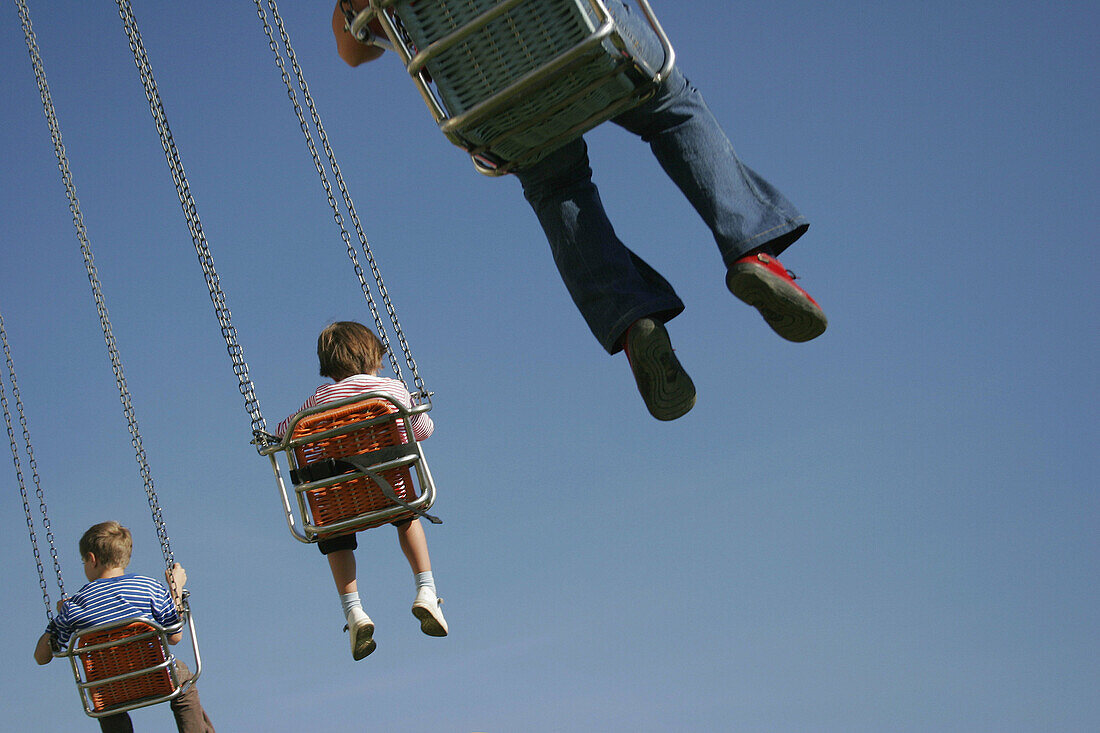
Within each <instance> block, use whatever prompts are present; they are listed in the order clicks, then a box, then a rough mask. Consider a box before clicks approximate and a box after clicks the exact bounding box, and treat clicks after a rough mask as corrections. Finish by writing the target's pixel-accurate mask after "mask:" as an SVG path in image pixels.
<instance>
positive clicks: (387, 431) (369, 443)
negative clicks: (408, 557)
mask: <svg viewBox="0 0 1100 733" xmlns="http://www.w3.org/2000/svg"><path fill="white" fill-rule="evenodd" d="M397 412H398V410H397V408H396V407H395V406H394V405H393V404H391V403H389V402H387V401H386V400H382V399H374V400H369V401H365V402H359V403H355V404H351V405H347V406H344V407H337V408H335V409H332V410H329V411H326V412H321V413H318V414H315V415H309V416H307V417H305V418H303V419H301V420H299V421H298V423H297V424H296V425H295V426H294V429H293V431H292V433H291V435H290V437H291V439H299V438H303V437H308V436H310V435H315V434H318V433H322V432H325V431H330V430H333V429H337V428H341V427H345V426H349V425H354V424H356V423H361V422H364V421H367V420H375V419H378V418H384V417H385V416H386V415H394V416H395V417H394V418H393V419H391V420H384V421H381V422H377V423H374V424H368V425H364V426H362V427H359V428H357V429H355V430H354V431H352V432H348V433H345V434H343V435H335V436H331V437H326V438H320V439H318V440H317V441H315V442H309V443H305V444H303V445H300V446H298V447H297V448H295V449H294V459H295V460H294V463H295V464H296V465H297V466H298V467H299V470H301V469H304V468H306V467H308V466H311V465H312V466H320V465H324V464H327V465H328V466H329V467H330V472H329V475H339V474H342V473H348V472H350V471H354V470H355V467H354V466H352V465H351V464H348V463H345V462H343V461H340V459H342V458H348V457H352V456H359V455H362V454H365V453H371V452H374V451H378V450H380V449H384V448H392V447H397V446H402V445H406V444H408V440H406V439H405V437H404V436H403V435H402V430H401V428H400V427H399V426H398V420H399V419H400V416H398V415H397ZM379 475H380V476H381V477H382V478H383V479H384V480H385V481H387V482H388V483H389V484H390V486H392V487H393V490H394V493H395V494H396V495H397V496H398V497H400V498H401V499H402V500H403V501H406V502H409V501H412V500H413V499H415V498H416V493H415V487H414V485H413V481H412V476H411V475H410V472H409V468H408V466H403V467H399V468H391V469H388V470H385V471H382V472H381V473H380V474H379ZM298 483H304V482H298ZM302 493H303V494H304V495H305V499H306V502H307V504H308V505H309V511H310V515H311V517H312V524H313V526H315V527H316V528H317V529H318V530H319V532H318V536H319V537H320V538H322V539H323V538H324V537H325V536H327V535H326V533H325V532H324V531H323V528H324V527H325V526H326V525H330V524H333V523H335V522H341V521H344V520H348V519H352V518H354V517H357V516H360V515H363V514H367V513H370V512H376V511H379V510H383V509H389V508H392V507H396V506H398V505H397V504H395V503H394V502H393V501H391V500H390V499H389V498H387V497H386V496H385V494H384V493H383V492H382V489H381V487H379V485H378V484H377V483H376V482H375V481H374V480H372V479H371V478H370V477H368V476H363V475H361V474H360V475H357V476H355V477H354V478H350V479H348V480H347V481H340V482H338V483H333V484H330V485H327V486H322V487H319V488H314V489H309V490H307V491H303V492H302ZM414 516H416V515H415V513H413V512H410V511H406V512H402V513H400V514H397V515H396V516H390V517H387V518H385V519H376V520H373V521H366V522H364V523H363V524H362V525H356V526H355V527H353V528H352V529H350V530H349V529H341V530H339V531H334V532H332V533H330V534H332V535H335V534H347V533H348V532H349V531H359V530H361V529H369V528H371V527H377V526H380V525H382V524H387V523H390V522H395V521H401V520H404V519H409V518H412V517H414Z"/></svg>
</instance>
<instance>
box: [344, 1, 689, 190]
mask: <svg viewBox="0 0 1100 733" xmlns="http://www.w3.org/2000/svg"><path fill="white" fill-rule="evenodd" d="M418 1H419V2H420V3H422V5H424V4H428V3H431V2H432V0H418ZM634 1H635V3H636V4H637V6H638V8H639V9H640V10H641V11H642V14H643V16H644V17H645V19H646V21H647V22H648V23H649V25H650V27H652V28H653V30H654V32H655V33H656V34H657V38H658V39H659V40H660V43H661V47H662V50H663V52H664V61H663V63H662V64H661V66H660V68H658V69H654V68H652V67H651V66H650V65H649V64H648V63H647V62H646V61H645V60H643V59H640V58H637V57H636V56H634V54H633V51H632V49H631V48H630V44H629V43H627V42H626V41H625V40H624V39H623V37H622V35H621V34H620V32H619V30H618V27H617V25H616V23H615V19H614V18H613V17H612V16H611V14H610V13H609V12H608V10H607V6H606V5H605V4H604V2H603V1H602V0H499V2H497V4H496V5H494V6H492V7H490V8H489V9H488V10H486V11H485V12H482V13H481V14H480V15H478V16H477V17H476V18H474V19H473V20H472V21H470V22H468V23H466V24H465V25H463V26H461V27H459V28H458V29H456V30H453V31H451V32H450V33H448V34H447V35H445V36H444V37H442V38H438V39H431V42H430V43H429V45H428V46H427V48H423V49H417V48H415V47H413V45H412V43H411V41H410V40H409V37H408V35H407V34H406V33H405V32H404V30H403V28H402V24H401V20H400V17H399V15H400V13H401V12H402V9H401V8H399V7H398V6H407V5H408V0H369V2H370V5H369V6H368V7H366V8H364V9H363V10H362V11H360V12H359V13H358V14H357V15H356V16H355V17H354V19H352V20H351V21H349V23H348V26H347V27H348V30H349V31H350V32H351V34H352V35H353V36H355V37H356V38H357V39H359V40H360V41H361V42H363V43H372V44H374V45H378V46H381V47H384V48H387V49H390V50H393V51H395V52H396V53H397V54H398V56H399V57H400V58H401V62H402V63H403V64H404V65H405V68H406V70H407V71H408V73H409V76H410V77H411V78H412V80H413V82H414V83H415V85H416V87H417V89H418V90H419V92H420V95H421V96H422V97H423V99H424V102H425V104H426V105H427V106H428V109H429V110H430V111H431V114H432V117H433V118H434V119H435V121H436V124H438V125H439V128H440V130H441V131H442V132H443V134H444V135H446V136H447V138H448V139H449V140H450V141H451V142H452V143H454V144H455V145H457V146H459V147H461V148H463V149H465V150H466V151H467V152H468V153H469V154H470V157H471V159H472V160H473V163H474V167H475V168H476V169H477V171H478V172H479V173H482V174H484V175H488V176H500V175H504V174H506V173H509V172H511V171H513V170H515V169H517V168H521V167H523V166H525V165H528V164H530V163H532V162H535V161H537V160H538V159H540V158H541V157H543V156H545V155H546V154H547V153H549V152H552V151H553V150H554V149H556V148H558V147H560V146H562V145H564V144H565V143H567V142H569V141H570V140H573V139H575V138H577V137H579V136H580V135H582V134H583V133H584V132H586V131H588V130H590V129H591V128H593V127H595V126H596V125H599V124H600V123H602V122H605V121H606V120H608V119H611V118H612V117H614V116H615V115H617V114H619V113H621V112H624V111H626V110H627V109H630V108H631V107H634V106H636V105H638V104H640V103H641V102H643V101H644V100H645V99H647V98H648V97H650V96H651V95H652V94H653V92H654V91H655V90H656V89H657V86H658V85H659V84H660V83H661V82H662V81H664V79H665V78H667V76H668V75H669V73H670V72H671V71H672V67H673V64H674V63H675V58H676V55H675V52H674V51H673V49H672V44H671V43H670V41H669V39H668V36H667V35H666V34H665V32H664V30H663V29H662V28H661V25H660V22H659V21H658V20H657V17H656V15H655V14H654V13H653V9H652V8H651V7H650V4H649V2H648V0H634ZM524 3H541V4H554V3H559V4H560V3H565V4H567V5H577V6H578V9H580V10H582V11H583V9H584V7H588V8H590V9H591V11H592V16H591V17H592V18H594V20H595V23H592V24H591V26H592V27H591V28H590V33H589V35H588V36H587V37H586V38H584V39H583V40H581V41H580V42H577V43H574V44H573V45H569V46H565V45H562V47H561V48H560V49H556V54H557V55H556V56H554V57H553V58H552V59H551V60H549V61H547V62H545V63H543V64H542V65H541V66H539V67H537V68H535V69H533V70H530V71H528V72H527V73H524V74H522V75H520V76H519V77H518V78H514V79H511V80H510V81H509V83H507V85H506V86H504V87H503V88H501V89H497V90H495V91H494V92H493V93H492V94H490V95H489V96H488V97H486V98H484V99H481V100H479V101H478V102H477V103H476V104H474V105H473V106H472V107H470V108H469V109H467V110H464V111H461V112H458V113H453V112H452V111H449V110H448V109H447V105H446V104H445V103H444V101H443V99H442V97H441V95H440V93H439V89H438V85H437V83H436V82H435V81H434V80H433V78H432V74H431V73H428V69H427V66H428V64H429V63H431V61H432V60H433V59H436V58H438V57H439V56H440V54H442V53H444V52H445V51H447V50H449V49H452V48H453V47H454V46H456V45H457V44H460V43H463V42H464V41H466V40H468V39H469V38H470V37H471V36H472V35H473V34H475V33H476V32H478V31H479V30H482V29H484V28H485V27H486V26H487V25H488V24H489V23H490V22H492V21H494V20H497V19H499V18H501V17H502V16H504V15H505V14H506V13H510V12H511V11H513V10H516V11H520V10H522V7H521V6H522V5H523V4H524ZM375 18H378V19H379V21H380V23H381V25H382V28H383V29H384V31H385V33H386V36H387V38H388V42H387V41H384V40H382V39H379V38H377V37H376V36H374V34H372V33H371V31H370V29H369V28H368V25H369V24H370V23H371V21H372V20H374V19H375ZM585 19H586V23H587V21H588V15H587V14H585ZM611 55H613V56H614V62H615V63H614V68H613V69H612V70H611V71H610V72H609V73H604V72H600V76H598V77H597V78H594V79H592V80H590V81H589V82H588V83H587V85H585V86H584V87H583V88H580V89H576V90H575V91H574V92H573V93H572V94H570V95H569V97H568V98H567V99H565V100H563V101H561V102H559V103H557V104H555V105H553V106H550V107H549V108H547V109H543V110H540V111H538V112H537V113H536V114H534V115H532V116H531V117H529V118H528V119H526V120H524V121H523V122H522V123H521V124H520V125H518V126H516V127H514V128H513V129H510V130H508V131H507V132H505V133H502V134H500V135H498V136H497V137H496V138H495V139H493V140H490V141H489V142H487V143H478V142H473V141H471V139H470V138H469V137H468V136H467V132H468V131H470V130H471V129H472V128H473V127H474V126H476V125H478V124H480V123H483V122H485V121H486V120H487V119H489V118H490V117H491V116H493V115H494V114H498V113H500V112H502V111H504V110H506V109H508V108H510V107H512V106H513V105H516V104H517V103H519V102H522V101H524V100H527V99H530V98H532V97H533V96H535V95H538V94H539V92H540V90H543V89H545V88H547V87H548V85H550V84H551V83H553V82H554V81H555V80H556V79H559V78H560V77H561V76H562V75H563V74H565V73H568V72H570V71H572V70H575V69H578V68H580V67H583V66H584V65H586V64H593V63H602V64H606V63H607V57H608V56H611ZM478 62H479V63H484V64H492V63H494V61H493V60H492V59H484V60H481V59H478ZM434 73H438V72H434ZM615 75H623V76H624V77H625V78H627V79H629V80H630V82H631V83H632V84H633V88H632V89H630V90H629V91H628V92H627V93H625V94H623V95H621V96H619V97H618V98H616V99H613V100H611V101H610V102H609V103H607V104H606V105H604V106H602V107H601V108H599V109H595V110H594V111H593V110H591V109H587V108H586V107H584V106H583V105H582V104H580V103H581V102H582V101H583V99H584V97H585V96H586V95H587V94H588V93H589V92H592V91H593V90H595V89H597V88H598V87H600V86H601V85H604V84H605V82H607V80H608V79H609V78H610V77H612V76H615ZM578 115H579V116H578ZM551 121H554V122H555V125H564V127H563V128H562V131H561V132H560V133H557V134H554V135H553V136H552V137H550V138H549V139H547V140H545V141H544V142H543V143H541V144H539V145H538V146H537V147H532V148H530V149H528V150H527V152H525V153H523V154H521V155H519V156H518V157H513V158H512V159H506V158H504V157H502V156H501V155H500V154H498V153H497V152H496V150H495V148H498V147H500V145H501V144H502V143H504V142H506V141H507V140H508V139H509V138H514V137H515V136H516V135H518V134H521V133H523V132H525V131H528V130H531V129H532V128H535V127H536V126H539V125H546V124H548V123H550V122H551ZM551 129H554V128H551Z"/></svg>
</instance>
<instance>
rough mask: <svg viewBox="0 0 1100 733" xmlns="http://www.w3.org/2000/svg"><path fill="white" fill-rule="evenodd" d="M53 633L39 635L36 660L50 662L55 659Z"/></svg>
mask: <svg viewBox="0 0 1100 733" xmlns="http://www.w3.org/2000/svg"><path fill="white" fill-rule="evenodd" d="M52 638H53V634H51V633H50V632H48V631H47V632H46V633H45V634H42V636H40V637H38V643H37V644H35V647H34V661H36V662H38V663H39V664H49V663H50V660H52V659H53V643H52Z"/></svg>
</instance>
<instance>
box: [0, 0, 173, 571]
mask: <svg viewBox="0 0 1100 733" xmlns="http://www.w3.org/2000/svg"><path fill="white" fill-rule="evenodd" d="M17 2H19V4H20V6H21V7H20V14H21V15H22V17H23V27H24V34H25V36H26V39H27V47H28V49H29V50H30V52H31V62H32V65H33V66H34V75H35V78H36V79H37V81H38V89H39V92H40V93H41V96H42V108H43V112H44V113H45V115H46V122H47V123H48V125H49V128H50V138H51V139H52V140H53V146H54V154H55V155H56V156H57V167H58V169H59V170H60V171H61V180H62V183H64V185H65V195H66V196H67V197H68V199H69V211H70V212H71V213H72V215H73V225H74V226H75V228H76V236H77V239H78V240H79V241H80V251H81V254H82V255H83V257H84V267H85V269H86V270H87V272H88V282H89V283H90V284H91V286H92V297H93V298H94V300H95V304H96V312H97V313H98V314H99V324H100V326H101V327H102V329H103V339H104V342H105V343H106V345H107V354H108V356H109V358H110V361H111V370H112V371H113V372H114V375H115V386H116V387H118V396H119V400H120V401H121V403H122V412H123V415H124V416H125V417H126V424H127V427H128V429H129V431H130V444H131V445H132V446H133V448H134V455H135V458H136V459H137V463H138V470H139V472H140V473H141V478H142V482H143V483H144V486H145V496H146V498H147V499H148V502H149V511H150V513H151V514H152V516H153V524H154V526H155V527H156V531H157V537H158V538H159V540H160V548H161V552H162V554H163V555H164V563H165V565H166V566H167V567H169V568H171V567H172V565H173V564H174V562H175V560H174V557H173V555H172V546H171V541H170V539H169V537H168V530H167V528H166V527H165V524H164V516H163V513H162V512H161V508H160V502H159V500H158V499H157V492H156V488H155V486H154V485H153V477H152V473H151V472H150V470H149V462H148V460H147V458H146V454H145V448H144V446H143V445H142V441H141V432H140V430H139V428H138V423H137V417H136V415H135V413H134V407H133V403H132V402H131V399H130V390H129V388H128V387H127V385H126V376H125V374H124V373H123V369H122V360H121V358H120V356H119V352H118V345H117V342H116V341H115V337H114V333H112V331H111V320H110V317H109V315H108V312H107V305H106V300H105V299H104V297H103V291H102V288H101V287H100V282H99V274H98V273H97V271H96V267H95V260H94V258H93V257H92V250H91V247H90V245H89V243H88V234H87V230H86V229H85V227H84V216H83V214H82V213H81V211H80V202H79V200H78V199H77V197H76V187H75V186H74V185H73V177H72V173H71V172H70V171H69V160H68V156H67V155H66V154H65V144H64V142H63V140H62V138H61V127H60V126H59V125H58V122H57V115H56V113H55V110H54V106H53V100H52V98H51V97H50V92H49V86H48V85H47V83H46V73H45V70H44V68H43V65H42V58H41V56H40V55H39V53H38V44H37V42H36V40H35V37H34V32H33V30H32V29H31V24H30V15H29V13H27V11H26V5H25V3H24V2H23V0H17Z"/></svg>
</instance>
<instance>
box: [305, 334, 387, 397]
mask: <svg viewBox="0 0 1100 733" xmlns="http://www.w3.org/2000/svg"><path fill="white" fill-rule="evenodd" d="M384 353H385V352H384V349H383V348H382V342H381V341H379V340H378V337H377V336H375V335H374V332H373V331H371V330H370V329H369V328H367V327H366V326H364V325H363V324H362V323H356V322H355V321H337V322H336V323H333V324H331V325H329V326H326V327H325V330H324V331H321V335H320V336H318V337H317V359H318V361H320V362H321V376H322V377H329V378H330V379H335V380H336V381H337V382H339V381H340V380H341V379H347V378H348V377H350V376H352V375H355V374H377V373H378V371H379V370H380V369H381V368H382V355H383V354H384Z"/></svg>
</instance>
